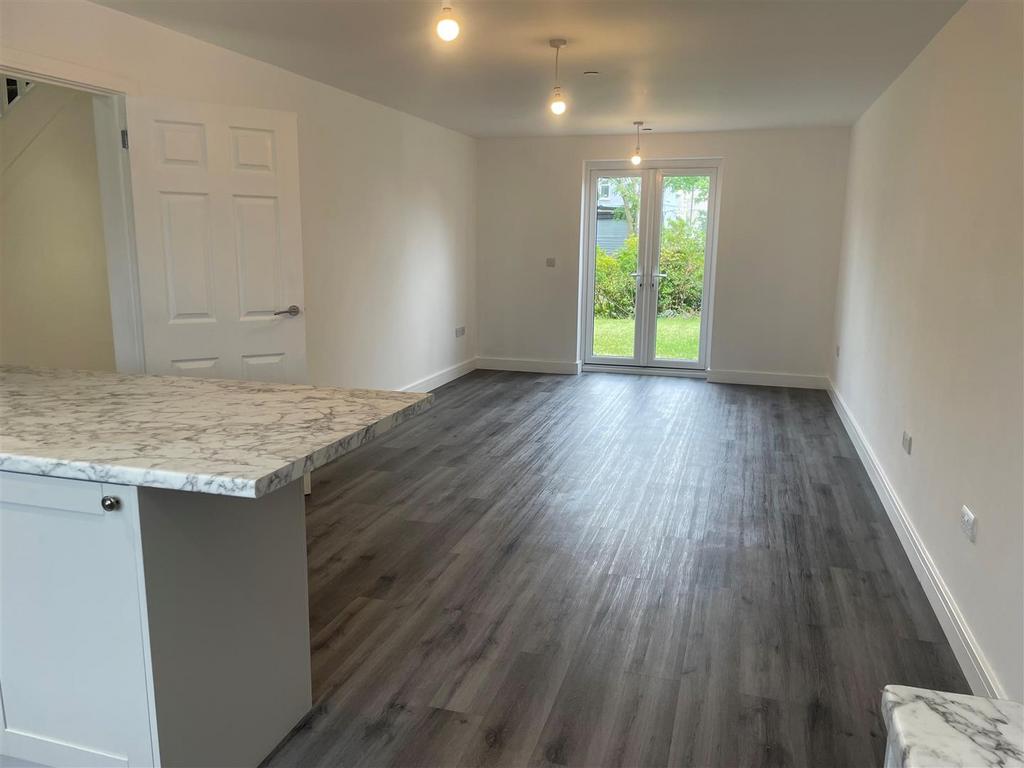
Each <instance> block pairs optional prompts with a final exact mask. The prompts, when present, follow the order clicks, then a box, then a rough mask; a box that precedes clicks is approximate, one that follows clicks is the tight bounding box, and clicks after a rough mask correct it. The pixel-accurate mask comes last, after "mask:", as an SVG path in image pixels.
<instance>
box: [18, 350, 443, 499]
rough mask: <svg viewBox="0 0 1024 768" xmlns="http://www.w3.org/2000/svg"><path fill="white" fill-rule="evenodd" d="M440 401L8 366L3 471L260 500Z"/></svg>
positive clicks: (400, 395) (417, 396) (427, 397)
mask: <svg viewBox="0 0 1024 768" xmlns="http://www.w3.org/2000/svg"><path fill="white" fill-rule="evenodd" d="M430 402H431V396H430V395H429V394H422V393H415V392H390V391H380V390H366V389H332V388H326V387H311V386H304V385H294V384H271V383H264V382H255V381H232V380H223V379H200V378H185V377H167V376H124V375H119V374H114V373H100V372H93V371H68V370H51V369H40V368H18V367H13V366H0V470H7V471H11V472H25V473H28V474H35V475H46V476H49V477H64V478H69V479H80V480H93V481H99V482H105V483H126V484H129V485H138V486H146V487H150V488H170V489H174V490H182V491H199V492H202V493H213V494H222V495H226V496H245V497H250V498H256V497H259V496H262V495H264V494H266V493H269V492H271V491H274V490H276V489H278V488H282V487H284V486H286V485H288V484H289V483H290V482H292V481H293V480H295V479H297V478H300V477H302V475H303V473H305V472H310V471H312V470H314V469H317V468H318V467H321V466H323V465H324V464H327V463H328V462H330V461H332V460H333V459H336V458H338V457H339V456H341V455H342V454H345V453H348V452H349V451H352V450H354V449H356V448H358V447H359V446H360V445H362V444H363V443H365V442H367V441H368V440H371V439H373V438H374V437H375V436H376V435H378V434H380V433H382V432H384V431H386V430H388V429H390V428H392V427H394V426H395V425H397V424H400V423H402V422H403V421H405V420H406V419H409V418H411V417H413V416H415V415H416V414H418V413H421V412H422V411H424V410H425V409H426V408H428V407H429V406H430Z"/></svg>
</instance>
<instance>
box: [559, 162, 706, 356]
mask: <svg viewBox="0 0 1024 768" xmlns="http://www.w3.org/2000/svg"><path fill="white" fill-rule="evenodd" d="M673 171H686V172H693V173H698V172H699V173H704V174H707V175H708V176H710V178H711V185H710V194H709V199H708V224H707V235H706V239H705V245H704V248H705V250H704V289H703V290H704V298H703V305H702V307H701V330H700V344H699V353H698V359H697V360H695V361H676V360H660V361H659V360H658V359H657V358H655V356H654V344H655V338H654V331H655V329H654V327H653V324H654V323H655V322H656V311H657V304H656V301H657V297H656V294H655V293H654V291H652V290H649V289H648V288H649V287H650V286H648V288H645V289H644V290H643V291H641V290H638V291H637V306H636V323H635V335H634V345H633V350H634V355H633V357H632V358H626V357H606V356H595V355H593V354H592V352H591V350H592V348H593V334H594V311H593V303H594V271H595V270H594V267H595V261H594V258H595V253H596V237H597V206H596V204H595V203H596V199H595V197H594V195H595V194H596V185H597V178H598V176H601V175H610V173H614V174H615V175H623V176H638V177H641V178H642V179H643V186H642V188H641V197H640V222H638V232H639V234H640V248H639V249H638V254H637V270H638V271H639V272H641V273H642V277H641V278H640V279H641V280H644V281H648V282H651V281H653V268H654V266H655V265H656V264H657V256H658V254H659V252H660V235H661V221H660V219H661V217H660V210H656V209H660V205H655V203H656V202H657V203H660V199H661V192H660V190H661V184H662V179H663V178H664V176H666V175H671V173H672V172H673ZM721 176H722V159H721V158H691V159H677V160H649V161H647V162H645V163H643V164H642V165H641V167H640V168H637V167H636V166H633V165H632V164H630V163H629V162H628V161H625V160H601V161H588V162H587V163H585V164H584V207H583V237H582V238H581V245H582V247H581V252H580V263H581V268H582V270H583V275H584V279H583V281H582V282H583V286H584V292H583V296H582V297H581V301H580V305H579V309H580V314H581V328H582V333H581V342H580V343H581V349H580V356H581V357H580V359H582V360H583V361H584V366H585V369H587V370H608V371H622V372H630V373H638V372H644V373H665V374H669V375H694V374H697V373H703V372H705V371H707V370H708V369H709V368H710V367H711V331H712V323H713V318H714V295H715V271H716V266H717V258H716V255H717V250H718V215H719V209H720V207H721ZM648 267H650V268H651V271H652V275H647V274H646V272H647V270H648Z"/></svg>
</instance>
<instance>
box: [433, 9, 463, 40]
mask: <svg viewBox="0 0 1024 768" xmlns="http://www.w3.org/2000/svg"><path fill="white" fill-rule="evenodd" d="M437 36H438V37H440V38H441V39H442V40H444V41H445V42H446V43H450V42H451V41H452V40H454V39H455V38H456V37H458V36H459V20H458V19H456V18H455V15H454V14H453V13H452V7H451V6H450V5H446V6H444V7H443V8H442V9H441V15H440V16H438V17H437Z"/></svg>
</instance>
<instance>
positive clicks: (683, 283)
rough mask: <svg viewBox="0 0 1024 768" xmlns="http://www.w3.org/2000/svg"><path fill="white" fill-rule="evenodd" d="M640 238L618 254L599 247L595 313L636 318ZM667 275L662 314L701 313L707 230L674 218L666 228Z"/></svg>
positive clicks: (631, 239) (662, 261)
mask: <svg viewBox="0 0 1024 768" xmlns="http://www.w3.org/2000/svg"><path fill="white" fill-rule="evenodd" d="M636 265H637V238H636V235H630V236H629V237H627V238H626V240H625V242H624V243H623V245H622V248H621V249H620V250H619V251H618V252H617V253H614V254H609V253H607V252H606V251H605V250H604V249H603V248H601V247H600V246H598V248H597V259H596V269H595V274H594V314H595V315H597V316H598V317H632V316H633V313H634V311H635V310H634V306H635V304H636V279H635V278H634V277H632V276H631V275H630V273H631V272H635V271H636ZM658 266H659V268H660V270H661V271H662V272H663V273H664V274H665V277H663V278H661V281H660V282H659V285H658V314H659V315H662V316H671V315H677V314H679V315H692V314H696V313H697V312H700V305H701V298H702V295H703V292H704V228H703V227H702V226H697V225H692V224H688V223H687V222H686V221H685V220H684V219H681V218H680V219H673V220H672V221H670V222H668V223H667V224H666V226H665V227H664V228H663V229H662V233H661V258H660V261H659V264H658Z"/></svg>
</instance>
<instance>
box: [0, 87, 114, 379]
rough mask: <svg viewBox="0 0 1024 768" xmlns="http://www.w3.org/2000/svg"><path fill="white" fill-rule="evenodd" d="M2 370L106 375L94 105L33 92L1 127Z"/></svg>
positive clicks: (51, 91) (109, 347) (67, 95)
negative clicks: (16, 368) (30, 368)
mask: <svg viewBox="0 0 1024 768" xmlns="http://www.w3.org/2000/svg"><path fill="white" fill-rule="evenodd" d="M0 328H2V333H0V362H2V363H9V364H14V365H35V366H49V367H58V368H60V367H63V368H85V369H90V370H101V371H112V370H114V337H113V332H112V329H111V324H110V293H109V290H108V288H107V253H106V246H105V243H104V239H103V220H102V214H101V209H100V190H99V177H98V175H97V170H96V140H95V133H94V130H93V114H92V97H91V96H90V95H88V94H85V93H82V92H80V91H72V90H69V89H67V88H58V87H54V86H49V85H41V84H37V85H36V86H35V87H34V88H32V89H31V90H30V91H28V92H27V93H25V94H24V95H23V96H22V97H21V98H20V99H19V100H18V101H17V102H15V103H14V104H13V105H12V106H11V108H10V109H9V110H8V111H7V112H6V113H5V114H4V117H3V119H2V120H0Z"/></svg>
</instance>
